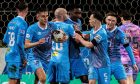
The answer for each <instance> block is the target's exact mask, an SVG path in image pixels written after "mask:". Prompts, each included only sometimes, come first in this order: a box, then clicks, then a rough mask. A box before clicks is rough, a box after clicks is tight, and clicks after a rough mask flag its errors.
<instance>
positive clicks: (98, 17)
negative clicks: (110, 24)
mask: <svg viewBox="0 0 140 84" xmlns="http://www.w3.org/2000/svg"><path fill="white" fill-rule="evenodd" d="M102 20H103V16H102V14H101V13H99V12H97V11H94V12H93V13H92V14H91V15H90V18H89V24H90V26H91V27H95V26H96V25H99V24H101V22H102Z"/></svg>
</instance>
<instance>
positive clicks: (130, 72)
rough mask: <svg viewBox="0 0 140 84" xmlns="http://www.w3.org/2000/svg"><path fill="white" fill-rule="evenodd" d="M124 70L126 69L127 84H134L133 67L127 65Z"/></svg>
mask: <svg viewBox="0 0 140 84" xmlns="http://www.w3.org/2000/svg"><path fill="white" fill-rule="evenodd" d="M124 68H125V72H126V75H127V78H126V81H127V84H133V69H132V67H131V66H130V65H129V64H125V65H124Z"/></svg>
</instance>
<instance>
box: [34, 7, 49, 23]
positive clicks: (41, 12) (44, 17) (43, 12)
mask: <svg viewBox="0 0 140 84" xmlns="http://www.w3.org/2000/svg"><path fill="white" fill-rule="evenodd" d="M48 16H49V15H48V9H47V8H44V7H40V8H38V9H37V10H36V18H37V20H38V21H39V23H40V24H42V25H46V24H47V21H48Z"/></svg>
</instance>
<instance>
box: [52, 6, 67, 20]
mask: <svg viewBox="0 0 140 84" xmlns="http://www.w3.org/2000/svg"><path fill="white" fill-rule="evenodd" d="M54 15H55V18H56V19H58V20H62V21H64V20H66V19H67V17H68V14H67V10H66V9H64V8H57V9H56V10H55V12H54Z"/></svg>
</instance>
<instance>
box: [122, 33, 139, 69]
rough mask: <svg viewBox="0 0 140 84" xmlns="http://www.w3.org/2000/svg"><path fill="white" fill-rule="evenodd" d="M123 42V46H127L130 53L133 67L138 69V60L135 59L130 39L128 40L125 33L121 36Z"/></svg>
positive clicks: (126, 48)
mask: <svg viewBox="0 0 140 84" xmlns="http://www.w3.org/2000/svg"><path fill="white" fill-rule="evenodd" d="M121 43H122V44H123V47H124V48H125V50H126V52H127V53H128V55H129V58H130V60H131V62H132V65H133V68H134V69H135V70H136V71H138V67H137V65H136V61H135V57H134V53H133V50H132V48H131V46H130V45H129V41H128V39H127V37H126V35H125V34H122V36H121Z"/></svg>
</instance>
